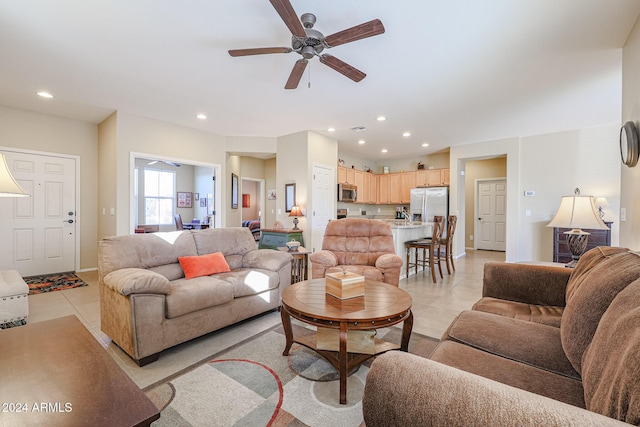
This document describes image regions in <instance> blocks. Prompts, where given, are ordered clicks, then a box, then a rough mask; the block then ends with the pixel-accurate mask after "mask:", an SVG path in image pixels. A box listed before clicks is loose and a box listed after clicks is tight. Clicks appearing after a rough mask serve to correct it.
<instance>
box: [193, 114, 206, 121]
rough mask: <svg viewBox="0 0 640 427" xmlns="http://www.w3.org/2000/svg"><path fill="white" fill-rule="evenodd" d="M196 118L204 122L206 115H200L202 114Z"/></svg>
mask: <svg viewBox="0 0 640 427" xmlns="http://www.w3.org/2000/svg"><path fill="white" fill-rule="evenodd" d="M196 117H197V118H199V119H200V120H206V119H207V115H206V114H202V113H200V114H198V115H197V116H196Z"/></svg>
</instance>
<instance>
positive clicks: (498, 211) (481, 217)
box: [475, 179, 507, 251]
mask: <svg viewBox="0 0 640 427" xmlns="http://www.w3.org/2000/svg"><path fill="white" fill-rule="evenodd" d="M476 200H477V207H476V212H477V213H478V216H477V221H476V233H475V234H476V249H486V250H493V251H506V247H507V240H506V238H507V236H506V230H507V181H506V180H505V179H500V180H486V181H478V184H477V188H476Z"/></svg>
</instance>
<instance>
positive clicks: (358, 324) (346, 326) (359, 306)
mask: <svg viewBox="0 0 640 427" xmlns="http://www.w3.org/2000/svg"><path fill="white" fill-rule="evenodd" d="M411 302H412V301H411V296H410V295H409V294H408V293H407V292H405V291H403V290H402V289H400V288H397V287H395V286H391V285H388V284H386V283H382V282H375V281H372V280H366V281H365V283H364V296H359V297H355V298H349V299H339V298H336V297H334V296H332V295H329V294H327V293H326V292H325V279H312V280H305V281H302V282H299V283H296V284H295V285H292V286H290V287H288V288H287V289H285V290H284V292H283V293H282V307H281V309H280V314H281V316H282V326H283V328H284V333H285V336H286V339H287V343H286V345H285V349H284V352H283V353H282V354H283V355H284V356H288V355H289V350H290V349H291V346H292V345H293V343H294V342H295V343H298V344H301V345H304V346H305V347H308V348H310V349H312V350H314V351H316V352H317V353H318V354H320V355H321V356H322V357H324V358H325V359H327V360H328V361H329V363H331V364H332V365H333V366H334V367H335V368H336V369H337V370H338V372H339V373H340V403H341V404H345V403H347V376H348V373H349V372H351V371H352V370H353V369H354V368H356V367H357V366H359V365H360V364H361V363H362V362H364V361H365V360H367V359H369V358H370V357H373V356H377V355H379V354H381V353H384V352H385V351H389V350H397V349H400V350H402V351H407V350H408V348H409V337H410V336H411V329H412V327H413V314H412V313H411ZM291 317H293V318H295V319H298V320H300V321H302V322H304V323H308V324H310V325H314V326H320V327H324V328H330V329H336V330H338V331H339V350H338V351H337V352H336V351H329V350H321V349H318V348H317V339H316V336H315V335H313V334H312V335H305V336H302V337H298V338H294V336H293V330H292V329H291ZM400 322H404V324H403V327H402V340H401V343H400V345H397V344H393V343H390V342H387V341H383V340H380V339H375V341H374V350H373V352H372V354H360V353H348V352H347V335H348V331H350V330H361V331H367V330H373V329H379V328H386V327H388V326H392V325H395V324H397V323H400Z"/></svg>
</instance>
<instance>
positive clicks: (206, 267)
mask: <svg viewBox="0 0 640 427" xmlns="http://www.w3.org/2000/svg"><path fill="white" fill-rule="evenodd" d="M178 261H180V266H181V267H182V270H184V276H185V277H186V278H187V279H193V278H194V277H200V276H209V275H211V274H216V273H224V272H227V271H231V269H230V268H229V264H227V261H226V260H225V259H224V255H222V252H214V253H212V254H207V255H200V256H181V257H178Z"/></svg>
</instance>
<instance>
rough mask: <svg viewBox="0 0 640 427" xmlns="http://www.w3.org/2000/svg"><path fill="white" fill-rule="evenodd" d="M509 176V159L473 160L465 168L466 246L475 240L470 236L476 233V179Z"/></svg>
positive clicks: (470, 246)
mask: <svg viewBox="0 0 640 427" xmlns="http://www.w3.org/2000/svg"><path fill="white" fill-rule="evenodd" d="M506 176H507V159H506V158H505V157H500V158H497V159H487V160H475V161H474V160H471V161H468V162H467V163H466V168H465V210H466V212H467V214H466V215H465V218H464V221H465V229H466V230H467V232H466V236H465V247H467V248H473V247H474V243H473V242H474V241H473V240H471V238H470V236H471V235H472V234H474V233H475V215H474V212H475V203H476V199H475V190H476V181H477V180H478V179H483V178H505V177H506Z"/></svg>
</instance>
